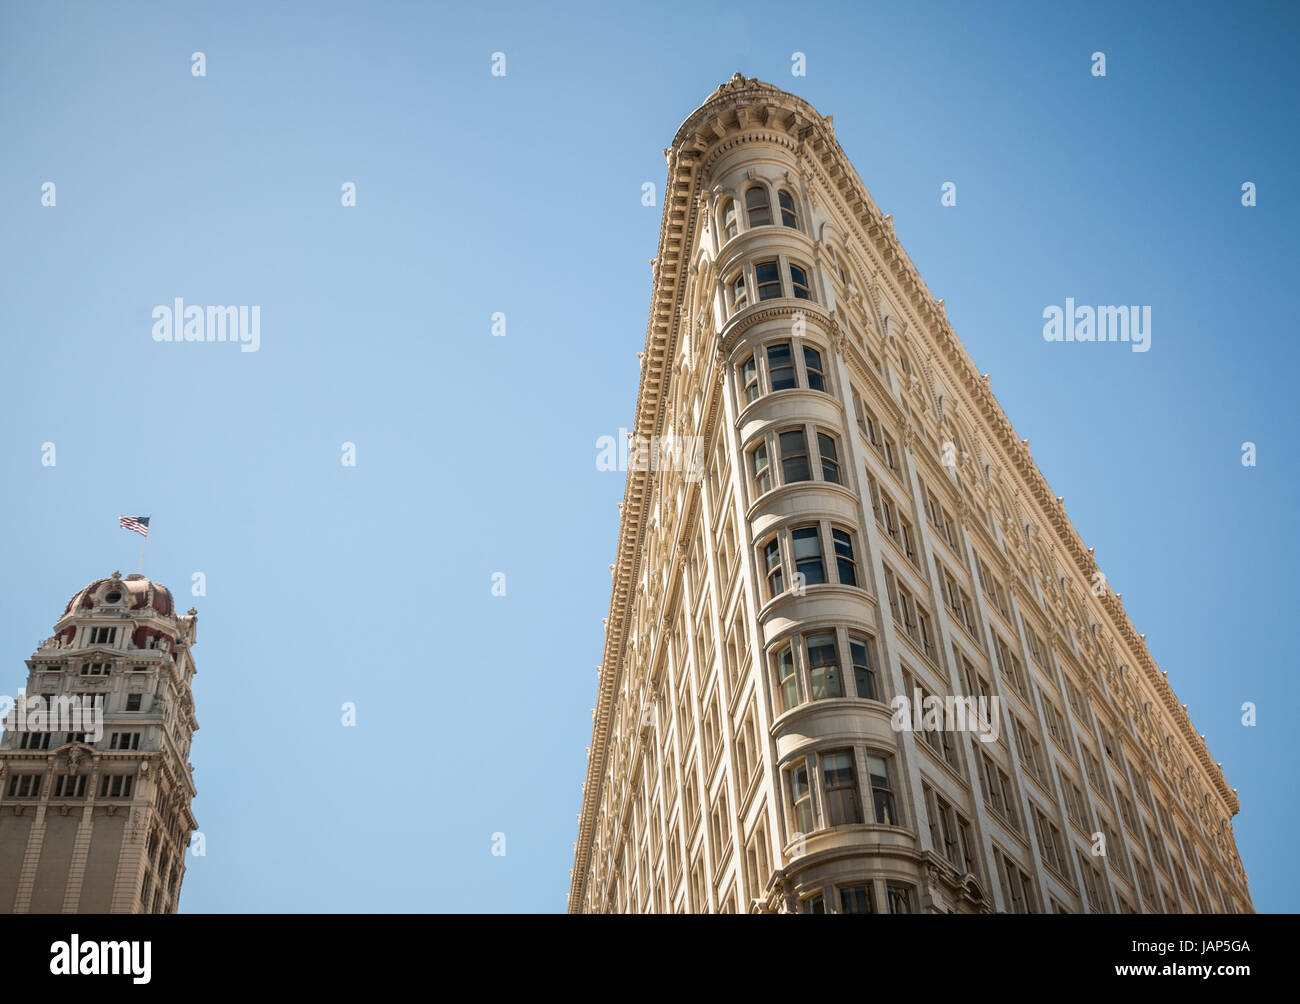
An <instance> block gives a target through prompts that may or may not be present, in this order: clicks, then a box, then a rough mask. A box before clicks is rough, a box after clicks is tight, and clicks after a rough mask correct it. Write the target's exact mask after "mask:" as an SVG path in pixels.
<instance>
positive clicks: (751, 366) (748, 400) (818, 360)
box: [739, 338, 830, 404]
mask: <svg viewBox="0 0 1300 1004" xmlns="http://www.w3.org/2000/svg"><path fill="white" fill-rule="evenodd" d="M739 379H740V397H741V401H742V403H744V404H752V403H753V402H754V401H757V400H758V399H759V398H760V397H762V396H763V395H764V394H771V393H775V392H776V391H778V390H794V389H795V388H807V389H808V390H815V391H820V392H821V393H823V394H828V393H830V385H829V383H828V381H827V375H826V363H825V361H824V358H823V356H822V350H821V349H819V348H815V347H813V346H812V345H810V344H808V343H807V342H805V341H804V340H803V339H802V338H796V339H793V340H782V341H779V342H769V343H767V344H766V345H762V346H758V347H757V348H755V349H754V351H753V352H751V353H750V354H749V355H747V356H745V357H744V358H743V359H742V360H741V361H740V369H739Z"/></svg>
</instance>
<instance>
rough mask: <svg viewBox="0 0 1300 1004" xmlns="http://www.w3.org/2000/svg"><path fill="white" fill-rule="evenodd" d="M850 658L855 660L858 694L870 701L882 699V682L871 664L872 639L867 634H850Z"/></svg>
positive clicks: (855, 678)
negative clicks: (880, 682)
mask: <svg viewBox="0 0 1300 1004" xmlns="http://www.w3.org/2000/svg"><path fill="white" fill-rule="evenodd" d="M849 658H850V659H851V660H852V662H853V685H854V686H855V687H856V688H857V692H858V696H859V697H861V698H865V699H866V700H869V701H878V700H880V684H879V682H878V680H877V678H876V670H875V667H874V666H873V665H872V664H871V642H870V639H868V638H867V637H866V636H865V635H849Z"/></svg>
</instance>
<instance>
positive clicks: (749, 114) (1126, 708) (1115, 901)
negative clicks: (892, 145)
mask: <svg viewBox="0 0 1300 1004" xmlns="http://www.w3.org/2000/svg"><path fill="white" fill-rule="evenodd" d="M665 153H666V155H667V159H668V183H667V188H666V192H667V196H666V198H665V204H664V213H663V225H662V231H661V235H660V245H659V253H658V256H657V257H656V258H655V260H654V264H653V276H654V288H653V295H652V302H651V309H650V321H649V331H648V334H647V339H646V348H645V352H644V353H643V354H642V371H641V386H640V392H639V397H638V401H637V411H636V422H635V430H634V435H635V436H636V437H637V438H638V441H639V442H649V443H654V442H657V441H662V440H664V439H666V438H670V437H671V438H672V439H673V440H674V441H675V442H677V443H679V444H681V443H687V444H693V448H694V450H695V451H696V452H695V453H694V455H693V456H689V457H688V458H687V459H686V460H685V461H684V462H680V463H671V464H664V463H660V464H648V465H637V466H639V467H644V468H646V469H633V470H631V472H630V473H629V475H628V479H627V488H626V494H625V498H624V502H623V503H622V505H621V511H622V520H621V526H620V530H619V538H618V554H617V563H616V564H615V565H614V566H613V595H612V599H611V603H610V613H609V617H608V620H607V625H606V639H605V650H604V661H603V665H602V667H601V668H600V669H599V670H598V679H599V684H598V696H597V703H596V707H595V708H594V709H593V715H594V719H595V725H594V728H593V738H592V744H591V748H590V750H589V761H588V767H587V777H586V781H585V783H584V785H583V801H582V812H581V814H580V816H579V832H578V842H577V844H576V845H575V847H576V854H575V862H574V868H573V872H572V886H571V890H570V893H569V910H570V911H572V912H649V911H661V912H736V913H739V912H807V913H861V912H876V913H885V912H894V913H904V912H909V913H910V912H941V913H948V912H956V913H973V912H1031V911H1032V912H1043V913H1067V912H1084V911H1087V912H1123V911H1132V912H1152V913H1167V912H1197V911H1202V912H1210V911H1224V912H1244V911H1250V910H1251V909H1252V907H1251V902H1250V893H1249V890H1248V888H1247V884H1246V875H1245V872H1244V871H1243V869H1242V865H1241V861H1240V860H1239V858H1238V855H1237V849H1236V845H1235V842H1234V838H1233V832H1232V825H1231V823H1230V820H1231V819H1232V817H1233V816H1234V815H1235V814H1236V812H1237V809H1238V803H1237V796H1236V794H1235V792H1234V791H1233V789H1231V788H1230V787H1229V786H1228V783H1227V781H1226V780H1225V778H1224V775H1223V772H1222V769H1221V768H1220V766H1219V765H1217V764H1216V763H1215V762H1214V760H1213V759H1212V758H1211V756H1210V753H1209V751H1208V750H1207V748H1206V745H1205V742H1204V740H1203V739H1202V738H1201V737H1200V736H1199V735H1198V734H1197V732H1196V730H1195V728H1194V727H1193V726H1192V723H1191V721H1190V720H1189V719H1188V716H1187V712H1186V710H1185V709H1184V708H1183V706H1182V705H1180V704H1179V702H1178V699H1177V698H1176V697H1175V696H1174V694H1173V691H1172V690H1171V689H1170V687H1169V684H1168V681H1167V680H1166V678H1165V676H1164V674H1163V673H1162V672H1161V671H1160V669H1159V668H1158V667H1157V666H1156V664H1155V663H1154V662H1153V661H1152V658H1151V655H1150V654H1149V652H1148V651H1147V648H1146V646H1145V644H1144V642H1143V639H1142V637H1141V636H1140V635H1138V634H1137V632H1136V631H1135V630H1134V628H1133V626H1132V624H1131V623H1130V622H1129V619H1128V617H1127V616H1126V614H1125V612H1124V607H1123V604H1122V602H1121V599H1120V597H1119V595H1117V594H1116V593H1114V592H1113V591H1111V590H1110V589H1109V588H1108V587H1107V586H1106V584H1105V581H1104V578H1103V577H1101V576H1100V573H1099V570H1098V568H1097V565H1096V562H1095V561H1094V558H1093V554H1092V551H1091V550H1090V549H1089V548H1087V547H1085V546H1084V544H1083V542H1082V541H1081V540H1080V538H1079V536H1078V534H1077V533H1076V532H1075V530H1074V528H1073V526H1072V525H1071V523H1070V521H1069V519H1068V518H1067V516H1066V514H1065V510H1064V507H1063V504H1062V500H1061V499H1059V498H1056V497H1054V496H1053V495H1052V493H1051V491H1050V489H1049V487H1048V485H1047V483H1046V482H1045V480H1044V479H1043V477H1042V475H1041V474H1040V473H1039V471H1038V468H1037V467H1036V466H1035V464H1034V461H1033V458H1032V457H1031V456H1030V452H1029V445H1028V443H1027V442H1025V441H1024V440H1021V439H1020V438H1019V437H1018V436H1017V435H1016V434H1015V430H1014V429H1013V428H1012V426H1011V423H1010V422H1009V421H1008V419H1007V417H1006V416H1005V415H1004V414H1003V412H1002V409H1001V408H1000V407H999V405H998V403H997V400H996V399H995V398H994V396H993V394H992V392H991V390H990V386H989V381H988V379H987V378H986V377H984V376H981V375H980V373H979V371H978V370H977V369H976V368H975V366H974V364H973V363H972V361H971V359H970V358H969V356H968V355H967V354H966V352H965V350H964V349H963V347H962V345H961V343H960V341H958V339H957V336H956V334H955V333H954V332H953V330H952V328H951V326H950V325H949V323H948V320H947V318H946V317H945V314H944V308H943V302H942V301H936V300H935V298H934V297H933V296H932V295H931V294H930V293H929V291H928V290H927V289H926V286H925V284H924V282H922V280H921V278H920V276H919V275H918V274H917V271H916V269H915V267H914V266H913V265H912V263H911V261H910V260H909V259H908V256H907V254H906V252H905V251H904V250H903V249H902V247H901V246H900V245H899V242H898V239H897V238H896V236H895V235H894V232H893V229H892V226H891V220H890V217H888V216H886V215H884V214H882V213H881V212H880V210H879V209H878V208H877V207H876V205H875V203H874V202H873V201H872V199H871V196H870V195H869V194H868V193H867V191H866V189H865V188H864V187H863V184H862V182H861V180H860V179H859V178H858V176H857V174H856V173H855V172H854V170H853V168H852V166H851V165H850V164H849V162H848V159H847V158H846V157H845V155H844V152H843V151H842V150H841V149H840V147H839V145H838V143H837V142H836V139H835V133H834V130H833V127H832V123H831V119H830V118H828V117H823V116H821V115H819V114H818V113H817V112H816V110H814V109H813V108H812V107H811V106H810V105H808V104H807V103H806V102H804V101H802V100H800V99H799V98H796V97H794V96H792V95H790V94H787V93H784V92H783V91H781V90H779V89H777V88H775V87H772V86H770V85H768V84H764V83H761V82H759V81H756V80H748V79H745V78H743V77H741V76H740V75H737V76H736V77H734V78H733V79H732V80H731V81H730V82H729V83H727V84H724V85H723V86H722V87H720V88H719V89H718V90H717V91H715V92H714V93H713V94H712V95H710V96H709V98H708V100H707V101H706V102H705V103H704V105H702V106H701V107H700V108H699V109H697V110H696V111H695V113H694V114H692V115H691V116H690V118H688V119H687V120H686V122H685V124H684V125H683V126H682V127H681V129H680V130H679V131H678V133H677V136H676V138H675V139H674V141H673V145H672V147H671V148H670V149H669V150H667V151H665ZM651 455H652V456H654V455H655V453H654V451H653V450H652V451H651ZM692 461H693V462H692ZM699 471H702V477H696V476H695V474H696V472H699ZM900 695H901V696H905V697H907V698H908V699H909V700H910V701H912V702H914V703H917V699H918V698H919V699H920V701H919V703H920V705H921V706H922V707H923V708H926V709H927V711H928V709H930V708H931V707H933V706H934V705H933V702H928V701H927V699H928V698H931V697H935V698H939V699H941V700H942V699H943V698H945V697H949V696H950V695H952V696H957V697H962V698H971V699H974V700H976V701H979V700H982V699H988V700H987V701H985V702H984V703H982V704H978V705H977V707H980V708H984V709H988V710H987V711H986V712H985V713H984V714H983V715H982V716H978V715H977V716H975V717H974V719H967V721H966V725H965V726H962V725H960V723H959V721H958V722H953V721H952V720H951V719H949V718H938V716H937V715H936V716H935V717H934V718H930V717H928V716H927V717H926V718H924V719H922V718H921V716H920V714H919V712H918V713H916V718H915V719H914V718H913V717H912V715H913V713H912V712H908V711H904V713H902V714H901V715H900V714H896V709H897V707H898V705H897V704H896V703H895V699H896V698H898V697H899V696H900ZM948 704H949V705H950V706H951V705H953V702H951V701H949V702H948ZM972 721H975V722H978V723H979V730H978V731H977V730H975V729H974V728H973V727H972V724H971V723H972ZM905 723H914V724H917V725H920V726H921V727H920V729H919V730H917V729H911V730H909V729H907V728H904V727H903V725H904V724H905ZM936 725H938V726H941V727H936ZM942 726H947V727H942ZM989 739H992V740H993V741H986V740H989ZM1098 852H1100V853H1098Z"/></svg>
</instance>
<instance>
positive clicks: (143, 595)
mask: <svg viewBox="0 0 1300 1004" xmlns="http://www.w3.org/2000/svg"><path fill="white" fill-rule="evenodd" d="M119 605H120V608H121V609H124V610H144V609H146V608H151V609H152V610H153V611H154V612H155V613H159V614H163V615H165V616H171V615H172V614H173V613H174V612H175V605H174V604H173V603H172V594H171V592H170V591H169V590H168V589H167V587H166V586H164V585H161V584H160V583H157V582H152V581H150V580H149V579H146V578H145V577H144V576H143V575H128V576H127V577H126V578H122V576H121V574H120V573H118V572H114V573H113V575H112V576H111V577H110V578H107V579H96V580H95V581H94V582H92V583H91V584H90V585H88V586H87V587H86V588H85V589H82V590H81V591H79V592H78V593H77V594H76V595H75V596H73V597H72V599H70V600H68V605H67V606H66V607H64V608H63V612H64V613H65V614H68V613H71V612H72V611H73V610H74V609H81V608H87V609H88V608H91V607H95V606H100V607H104V606H108V607H112V606H119Z"/></svg>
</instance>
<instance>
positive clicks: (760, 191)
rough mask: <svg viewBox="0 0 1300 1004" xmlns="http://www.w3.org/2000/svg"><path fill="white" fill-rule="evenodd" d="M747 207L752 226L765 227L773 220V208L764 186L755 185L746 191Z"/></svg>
mask: <svg viewBox="0 0 1300 1004" xmlns="http://www.w3.org/2000/svg"><path fill="white" fill-rule="evenodd" d="M745 209H746V211H747V212H748V213H749V225H750V226H751V227H765V226H767V225H768V224H769V223H771V222H772V210H771V208H770V206H769V205H768V201H767V190H766V189H764V188H760V187H754V188H751V189H750V190H749V191H748V192H746V193H745Z"/></svg>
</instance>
